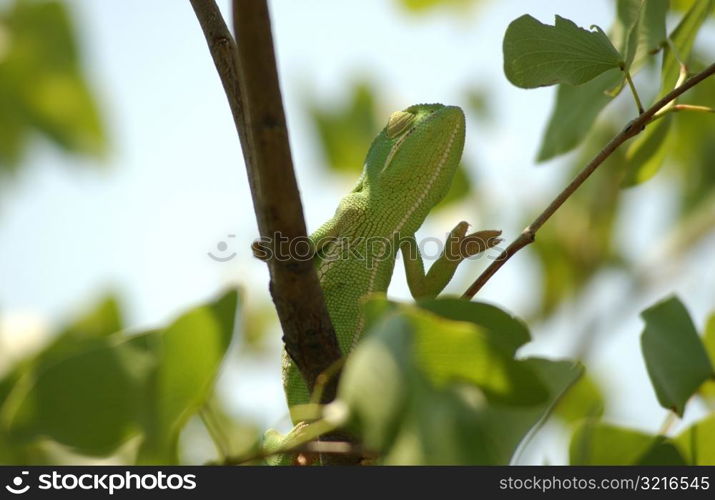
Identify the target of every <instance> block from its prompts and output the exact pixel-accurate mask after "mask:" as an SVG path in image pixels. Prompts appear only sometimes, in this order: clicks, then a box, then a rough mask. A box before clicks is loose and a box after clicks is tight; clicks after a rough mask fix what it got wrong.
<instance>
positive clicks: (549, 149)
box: [536, 69, 623, 162]
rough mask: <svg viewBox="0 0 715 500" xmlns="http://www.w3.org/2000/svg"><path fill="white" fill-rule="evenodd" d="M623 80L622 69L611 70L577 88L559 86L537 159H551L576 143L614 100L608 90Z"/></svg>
mask: <svg viewBox="0 0 715 500" xmlns="http://www.w3.org/2000/svg"><path fill="white" fill-rule="evenodd" d="M622 79H623V75H622V74H621V71H620V70H618V69H612V70H609V71H606V72H605V73H603V74H602V75H599V76H597V77H596V78H594V79H593V80H592V81H590V82H588V83H585V84H583V85H580V86H578V87H574V86H573V85H559V87H558V90H557V93H556V101H555V104H554V109H553V111H552V112H551V116H550V117H549V124H548V126H547V127H546V132H545V133H544V137H543V138H542V139H541V148H540V149H539V154H538V156H537V158H536V161H539V162H543V161H547V160H550V159H552V158H554V157H556V156H558V155H560V154H563V153H566V152H568V151H570V150H572V149H573V148H575V147H576V146H578V145H579V144H580V143H581V141H582V140H583V138H584V137H586V135H587V134H588V132H590V131H591V129H592V128H593V124H594V122H595V121H596V118H597V117H598V115H599V114H600V113H601V111H602V110H603V108H605V107H606V105H607V104H608V103H610V102H611V101H612V100H613V96H611V95H609V94H608V93H607V92H608V91H609V90H610V89H612V88H613V87H614V86H615V85H617V84H618V82H619V81H621V80H622Z"/></svg>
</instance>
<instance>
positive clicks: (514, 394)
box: [410, 313, 548, 405]
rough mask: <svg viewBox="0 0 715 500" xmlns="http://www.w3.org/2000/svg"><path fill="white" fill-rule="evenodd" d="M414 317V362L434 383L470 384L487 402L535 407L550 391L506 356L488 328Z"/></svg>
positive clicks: (530, 373)
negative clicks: (482, 394) (485, 329)
mask: <svg viewBox="0 0 715 500" xmlns="http://www.w3.org/2000/svg"><path fill="white" fill-rule="evenodd" d="M410 319H411V326H412V329H413V330H412V331H413V334H414V338H413V339H412V342H413V344H412V345H413V349H414V355H415V356H416V362H417V363H418V364H419V366H420V368H421V369H422V372H423V374H424V375H425V376H427V377H428V379H429V380H430V381H431V382H432V383H433V384H434V385H436V386H438V387H440V386H445V385H448V384H449V383H451V382H454V381H456V380H461V381H466V382H471V383H472V384H474V385H476V386H477V387H479V388H480V389H481V390H482V391H483V392H484V394H485V395H486V397H487V399H489V400H490V401H494V402H500V403H504V404H514V405H533V404H537V403H540V402H542V401H544V400H545V399H546V397H547V395H548V393H547V392H546V390H545V389H544V387H543V385H542V384H541V383H540V382H539V381H538V379H537V378H534V374H533V372H532V370H529V369H526V368H525V367H524V366H523V363H521V362H517V361H514V360H512V359H511V356H508V357H507V355H505V353H504V351H502V348H501V346H499V345H496V344H495V343H494V342H493V340H492V339H491V336H490V335H489V333H488V332H486V331H484V329H482V328H477V327H475V326H473V325H471V324H469V323H466V322H455V321H447V320H444V319H443V318H439V317H436V316H433V315H426V314H425V315H423V314H418V313H416V314H415V315H414V316H412V318H410ZM434 332H440V333H439V335H435V334H434Z"/></svg>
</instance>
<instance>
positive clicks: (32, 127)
mask: <svg viewBox="0 0 715 500" xmlns="http://www.w3.org/2000/svg"><path fill="white" fill-rule="evenodd" d="M0 35H2V36H0V38H1V39H2V40H5V43H6V47H4V50H0V169H2V168H5V169H14V168H15V167H16V166H17V164H18V163H19V162H20V161H21V160H22V158H23V155H24V153H25V149H26V147H27V145H28V144H29V142H28V139H29V138H30V137H31V135H32V132H37V131H39V132H41V133H42V135H44V136H45V137H46V138H48V139H50V140H51V141H53V142H54V143H55V144H56V145H58V146H60V147H61V148H62V149H64V150H65V151H68V152H72V153H79V154H86V155H92V156H95V157H98V156H101V155H102V154H103V153H104V152H105V150H106V147H107V140H106V136H105V131H104V125H103V123H102V119H101V117H100V113H99V110H98V106H97V102H96V99H95V97H94V95H93V93H92V91H91V89H90V85H89V83H88V82H87V79H86V77H85V75H84V72H83V68H82V64H81V59H80V54H79V52H80V51H79V47H78V45H77V41H76V39H75V29H74V27H73V26H72V23H71V19H70V16H69V14H68V12H67V9H66V7H65V5H64V3H62V2H59V1H33V2H28V1H22V0H17V1H16V2H14V3H13V4H12V5H9V6H8V7H7V8H6V9H5V11H3V12H0Z"/></svg>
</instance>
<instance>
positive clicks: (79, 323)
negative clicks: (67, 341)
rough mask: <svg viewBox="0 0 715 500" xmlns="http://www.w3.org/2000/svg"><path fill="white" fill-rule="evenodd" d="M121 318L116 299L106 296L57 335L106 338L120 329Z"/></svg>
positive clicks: (112, 296)
mask: <svg viewBox="0 0 715 500" xmlns="http://www.w3.org/2000/svg"><path fill="white" fill-rule="evenodd" d="M122 316H123V315H122V311H121V307H120V305H119V301H118V299H117V297H115V296H114V295H107V296H106V297H104V298H103V299H101V300H100V301H98V303H97V305H95V306H94V307H93V308H92V309H90V310H89V311H87V312H86V313H85V314H84V315H82V316H79V317H78V318H76V319H75V320H73V321H72V322H71V323H70V324H69V325H67V326H66V327H65V328H64V329H63V330H62V332H61V333H60V334H59V335H60V336H61V337H72V338H96V337H106V336H107V335H110V334H112V333H116V332H118V331H120V330H121V329H122V324H123V320H122Z"/></svg>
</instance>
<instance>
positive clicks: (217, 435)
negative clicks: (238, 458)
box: [199, 403, 230, 460]
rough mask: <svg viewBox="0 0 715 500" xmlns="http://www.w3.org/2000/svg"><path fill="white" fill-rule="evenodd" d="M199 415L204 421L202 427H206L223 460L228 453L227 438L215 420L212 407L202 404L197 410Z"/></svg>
mask: <svg viewBox="0 0 715 500" xmlns="http://www.w3.org/2000/svg"><path fill="white" fill-rule="evenodd" d="M199 417H200V418H201V421H202V422H203V423H204V427H206V430H207V431H208V433H209V436H211V441H213V443H214V445H215V446H216V450H217V451H218V453H219V455H220V457H221V459H222V460H225V459H226V458H227V457H228V456H229V455H230V451H229V449H228V439H227V438H226V435H225V433H224V432H223V430H222V429H221V426H220V425H218V423H217V422H216V419H215V418H214V414H213V409H212V408H211V406H210V405H209V404H208V403H206V404H204V405H203V406H202V407H201V409H200V410H199Z"/></svg>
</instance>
